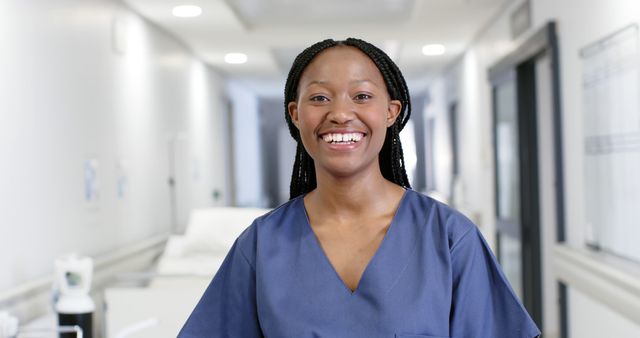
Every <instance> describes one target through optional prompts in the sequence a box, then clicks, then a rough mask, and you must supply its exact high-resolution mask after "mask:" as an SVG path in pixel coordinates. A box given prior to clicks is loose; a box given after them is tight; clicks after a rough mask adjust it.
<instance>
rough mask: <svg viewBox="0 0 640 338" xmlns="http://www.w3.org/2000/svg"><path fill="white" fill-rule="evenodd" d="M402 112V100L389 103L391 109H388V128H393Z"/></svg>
mask: <svg viewBox="0 0 640 338" xmlns="http://www.w3.org/2000/svg"><path fill="white" fill-rule="evenodd" d="M401 110H402V102H400V100H391V101H389V107H388V108H387V127H391V125H393V124H394V123H395V122H396V119H397V118H398V115H400V111H401Z"/></svg>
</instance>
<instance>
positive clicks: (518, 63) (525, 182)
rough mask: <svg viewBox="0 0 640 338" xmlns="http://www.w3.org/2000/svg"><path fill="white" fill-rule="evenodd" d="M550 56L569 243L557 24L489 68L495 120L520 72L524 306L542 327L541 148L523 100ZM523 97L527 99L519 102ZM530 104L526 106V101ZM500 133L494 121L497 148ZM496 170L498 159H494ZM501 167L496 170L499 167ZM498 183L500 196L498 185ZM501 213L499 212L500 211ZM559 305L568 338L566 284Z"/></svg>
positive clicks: (559, 235) (558, 173) (560, 234)
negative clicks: (506, 83)
mask: <svg viewBox="0 0 640 338" xmlns="http://www.w3.org/2000/svg"><path fill="white" fill-rule="evenodd" d="M545 52H546V53H548V55H549V57H550V62H551V80H552V100H553V101H552V109H553V112H552V114H553V124H554V126H553V135H554V142H553V143H554V148H555V151H554V160H555V169H554V171H555V178H556V182H557V183H556V203H557V212H556V224H557V227H556V241H557V242H558V243H561V242H564V241H565V215H564V179H563V153H562V149H563V148H562V111H561V90H560V59H559V49H558V38H557V35H556V24H555V22H553V21H552V22H549V23H547V24H546V25H545V26H544V27H543V28H541V29H540V30H538V31H537V32H535V33H534V34H533V35H532V36H531V37H530V38H528V39H527V40H526V41H525V42H523V43H522V44H520V46H519V47H518V48H517V49H516V50H514V51H513V52H512V53H510V54H508V55H507V56H505V57H504V58H503V59H501V60H500V61H499V62H497V63H496V64H495V65H494V66H492V67H491V68H490V69H489V81H490V82H491V84H492V86H493V88H494V91H493V93H494V105H493V107H494V108H493V119H494V121H496V118H497V116H496V108H495V107H496V105H495V87H496V85H498V84H499V83H501V82H502V81H503V79H504V77H505V75H506V74H508V73H509V72H513V71H515V72H516V81H517V82H516V88H517V89H516V92H517V96H518V98H519V99H518V103H517V109H518V128H519V132H518V133H519V139H518V141H519V142H520V145H519V149H520V168H521V169H520V170H521V172H520V177H521V187H520V188H521V189H520V191H521V203H522V208H521V210H522V215H521V217H522V234H521V236H522V237H521V238H522V243H523V248H522V252H523V255H522V256H523V257H522V268H523V293H524V299H523V302H524V304H525V307H526V308H527V310H528V311H529V312H530V313H531V316H532V317H533V319H534V320H535V321H536V323H537V324H538V325H539V326H540V327H541V328H542V297H543V294H542V280H541V259H540V258H541V255H540V254H541V253H540V247H541V238H540V206H539V191H538V190H539V181H538V149H537V127H536V122H537V121H536V120H537V116H536V115H537V107H536V96H535V95H533V96H532V95H523V94H524V93H527V94H530V93H532V92H533V93H534V94H535V90H536V86H535V60H536V59H537V58H538V57H539V56H541V55H542V54H544V53H545ZM520 98H523V99H520ZM525 101H526V102H525ZM496 141H497V138H496V129H495V122H494V130H493V144H494V149H495V147H496V145H497V143H496ZM494 160H495V163H494V164H496V165H497V156H495V157H494ZM496 168H497V167H496ZM495 181H496V186H495V189H496V196H498V195H497V194H498V186H497V180H495ZM496 211H497V210H496ZM558 288H559V289H558V290H559V293H558V295H559V298H560V299H559V302H560V334H561V337H562V338H566V337H568V325H567V323H568V317H567V316H568V307H567V306H568V304H567V303H568V301H567V296H568V295H567V288H566V285H564V284H563V283H560V282H559V283H558Z"/></svg>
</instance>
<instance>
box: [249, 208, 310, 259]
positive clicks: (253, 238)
mask: <svg viewBox="0 0 640 338" xmlns="http://www.w3.org/2000/svg"><path fill="white" fill-rule="evenodd" d="M300 203H302V197H296V198H294V199H292V200H289V201H287V202H285V203H284V204H282V205H280V206H278V207H276V208H275V209H273V210H271V211H269V212H267V213H266V214H264V215H262V216H260V217H258V218H256V219H255V220H254V221H253V223H251V225H250V226H249V227H248V228H247V229H245V230H244V231H243V232H242V234H240V236H239V237H238V239H237V241H236V245H237V246H238V247H239V249H240V251H241V252H242V253H243V254H244V255H245V256H246V257H247V259H248V260H249V261H255V251H256V246H257V242H258V238H264V239H267V238H268V237H272V236H275V235H276V234H278V233H281V232H282V231H280V230H282V228H285V227H287V226H290V225H291V224H292V222H291V219H292V217H296V216H298V217H299V215H297V214H298V213H300V212H302V213H304V209H302V208H301V207H300ZM265 237H267V238H265Z"/></svg>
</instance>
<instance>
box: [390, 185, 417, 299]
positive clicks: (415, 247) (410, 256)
mask: <svg viewBox="0 0 640 338" xmlns="http://www.w3.org/2000/svg"><path fill="white" fill-rule="evenodd" d="M409 190H410V189H407V193H408V192H409ZM411 191H413V190H411ZM403 198H404V196H403ZM398 209H400V208H398ZM427 222H428V220H427V219H426V218H425V220H424V222H423V223H422V226H421V227H420V230H419V232H418V236H416V238H415V239H414V241H413V248H412V249H411V253H410V254H409V255H408V256H407V259H406V261H405V263H404V266H403V267H402V270H400V272H398V275H397V277H396V279H395V280H394V281H393V283H392V284H391V286H389V289H387V291H385V293H384V295H387V294H388V293H389V292H391V290H393V288H394V287H395V286H396V284H398V281H399V280H400V278H401V277H402V274H403V273H404V271H405V270H407V267H408V266H409V262H410V261H411V259H412V258H413V255H414V254H415V252H416V250H417V248H418V243H419V242H420V240H419V239H420V238H421V237H422V233H423V232H424V229H425V228H426V227H427V225H426V223H427Z"/></svg>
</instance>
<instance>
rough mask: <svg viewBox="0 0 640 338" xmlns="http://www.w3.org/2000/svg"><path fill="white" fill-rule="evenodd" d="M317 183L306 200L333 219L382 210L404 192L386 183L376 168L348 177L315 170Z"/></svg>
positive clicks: (396, 186) (395, 185) (392, 184)
mask: <svg viewBox="0 0 640 338" xmlns="http://www.w3.org/2000/svg"><path fill="white" fill-rule="evenodd" d="M316 180H317V183H318V184H317V188H316V189H315V190H314V191H312V192H311V193H309V195H308V196H307V197H305V200H307V202H310V203H312V204H314V205H316V206H317V207H318V208H319V209H320V210H323V211H324V212H329V213H331V214H333V215H341V214H342V215H346V214H355V213H358V214H361V213H363V212H368V211H377V210H385V209H387V208H386V207H387V206H389V203H390V202H395V201H396V200H397V199H398V198H399V196H402V194H403V192H404V190H403V188H402V187H400V186H399V185H397V184H395V183H393V182H390V181H388V180H387V179H385V178H384V176H382V173H381V172H380V170H379V168H378V170H371V171H365V172H363V173H362V174H360V175H355V176H349V177H336V176H333V175H330V174H328V173H326V172H323V171H321V170H316ZM391 204H395V203H391Z"/></svg>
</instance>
